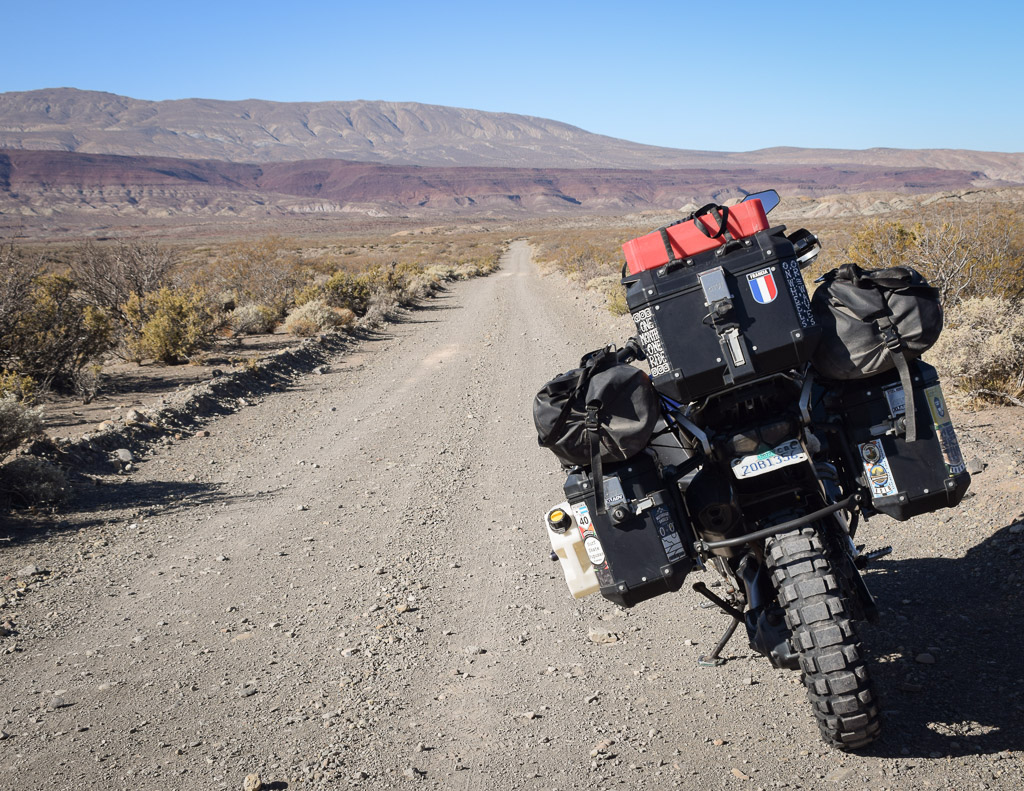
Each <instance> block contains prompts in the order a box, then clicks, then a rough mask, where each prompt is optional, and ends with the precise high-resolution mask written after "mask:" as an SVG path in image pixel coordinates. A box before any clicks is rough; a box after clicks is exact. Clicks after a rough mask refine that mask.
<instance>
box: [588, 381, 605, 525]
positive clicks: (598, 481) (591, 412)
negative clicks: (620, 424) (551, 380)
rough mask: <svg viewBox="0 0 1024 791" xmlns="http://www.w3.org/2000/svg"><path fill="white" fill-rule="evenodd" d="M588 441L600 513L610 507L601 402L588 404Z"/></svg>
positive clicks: (595, 495) (591, 471)
mask: <svg viewBox="0 0 1024 791" xmlns="http://www.w3.org/2000/svg"><path fill="white" fill-rule="evenodd" d="M587 443H588V444H589V445H590V473H591V475H592V476H593V478H594V498H595V499H596V501H597V503H596V505H597V511H596V513H598V514H602V515H603V514H605V513H606V512H607V511H608V509H607V508H606V507H605V502H604V465H603V464H602V463H601V402H600V401H591V402H590V403H589V404H587Z"/></svg>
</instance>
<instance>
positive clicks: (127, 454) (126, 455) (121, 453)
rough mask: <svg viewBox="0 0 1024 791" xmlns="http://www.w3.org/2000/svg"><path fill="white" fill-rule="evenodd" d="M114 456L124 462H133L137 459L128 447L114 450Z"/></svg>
mask: <svg viewBox="0 0 1024 791" xmlns="http://www.w3.org/2000/svg"><path fill="white" fill-rule="evenodd" d="M114 457H115V458H116V459H117V460H118V461H119V462H121V463H122V464H131V463H132V462H133V461H135V457H134V456H133V455H132V452H131V451H130V450H128V448H118V449H117V450H115V451H114Z"/></svg>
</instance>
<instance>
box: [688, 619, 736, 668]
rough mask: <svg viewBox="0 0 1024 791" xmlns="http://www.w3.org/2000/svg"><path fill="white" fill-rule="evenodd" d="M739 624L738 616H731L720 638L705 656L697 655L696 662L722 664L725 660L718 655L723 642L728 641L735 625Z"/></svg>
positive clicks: (703, 665)
mask: <svg viewBox="0 0 1024 791" xmlns="http://www.w3.org/2000/svg"><path fill="white" fill-rule="evenodd" d="M739 625H740V619H739V618H735V617H734V618H733V619H732V623H730V624H729V626H728V628H727V629H726V630H725V634H723V635H722V639H721V640H719V641H718V643H717V644H716V645H715V647H714V649H712V651H711V653H710V654H708V655H707V656H699V657H697V664H698V665H700V666H701V667H719V666H720V665H724V664H725V663H726V661H727V660H725V659H723V658H722V657H720V656H719V654H720V653H722V649H723V648H725V644H726V643H728V642H729V638H730V637H732V634H733V632H735V631H736V627H737V626H739Z"/></svg>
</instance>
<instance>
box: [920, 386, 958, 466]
mask: <svg viewBox="0 0 1024 791" xmlns="http://www.w3.org/2000/svg"><path fill="white" fill-rule="evenodd" d="M924 397H925V399H927V401H928V409H929V410H930V411H931V413H932V422H933V423H934V424H935V434H936V436H938V438H939V447H940V448H942V458H943V459H945V461H946V472H947V473H948V474H949V475H959V474H960V473H962V472H963V471H964V470H966V469H967V462H966V461H964V457H963V454H962V453H961V452H960V443H959V442H957V439H956V431H955V430H954V429H953V421H952V419H950V417H949V410H948V409H946V399H945V397H944V396H943V395H942V388H941V387H940V386H939V385H935V386H934V387H927V388H925V391H924Z"/></svg>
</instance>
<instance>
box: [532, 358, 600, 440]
mask: <svg viewBox="0 0 1024 791" xmlns="http://www.w3.org/2000/svg"><path fill="white" fill-rule="evenodd" d="M593 376H594V369H593V366H587V367H586V368H583V369H582V370H581V371H580V375H579V377H578V378H577V379H576V385H575V386H574V387H573V389H572V392H571V393H570V394H569V397H568V398H566V399H565V402H564V403H563V404H562V408H561V410H560V411H559V413H558V417H557V418H556V419H555V422H554V423H553V424H552V425H551V429H550V431H548V433H547V434H546V435H545V436H543V437H540V436H538V437H537V443H538V444H539V445H540V446H541V447H542V448H547V447H549V446H550V445H551V444H552V442H553V441H554V438H557V437H559V436H560V435H561V433H562V429H563V428H565V421H566V420H568V419H569V414H570V413H571V412H572V407H573V404H574V402H575V401H576V399H577V398H578V397H579V395H580V393H585V392H586V391H587V385H588V384H589V383H590V380H591V378H592V377H593Z"/></svg>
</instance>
